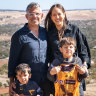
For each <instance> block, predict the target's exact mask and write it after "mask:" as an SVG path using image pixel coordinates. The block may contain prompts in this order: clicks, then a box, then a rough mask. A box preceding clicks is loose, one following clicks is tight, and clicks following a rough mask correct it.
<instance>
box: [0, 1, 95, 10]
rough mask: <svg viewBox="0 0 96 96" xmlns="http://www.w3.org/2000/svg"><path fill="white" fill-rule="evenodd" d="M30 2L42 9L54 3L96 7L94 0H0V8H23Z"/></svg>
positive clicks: (67, 7)
mask: <svg viewBox="0 0 96 96" xmlns="http://www.w3.org/2000/svg"><path fill="white" fill-rule="evenodd" d="M30 2H37V3H39V4H40V6H41V8H42V9H43V10H44V9H49V8H50V7H51V6H52V5H53V4H56V3H60V4H62V5H63V6H64V8H65V9H66V10H71V9H96V0H0V9H12V10H25V9H26V6H27V5H28V4H29V3H30Z"/></svg>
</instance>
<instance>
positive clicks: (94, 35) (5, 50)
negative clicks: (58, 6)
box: [0, 10, 96, 96]
mask: <svg viewBox="0 0 96 96" xmlns="http://www.w3.org/2000/svg"><path fill="white" fill-rule="evenodd" d="M43 13H44V17H43V19H42V22H41V25H42V26H43V23H44V19H45V16H46V13H47V11H43ZM66 13H67V17H68V20H69V21H70V22H71V23H74V24H76V25H77V26H79V28H80V29H81V30H82V32H83V33H84V34H85V35H86V37H87V39H88V43H89V45H90V48H91V54H92V60H94V61H95V62H96V49H93V47H94V46H96V10H79V11H78V10H75V11H67V12H66ZM24 15H25V12H23V11H22V12H20V11H0V83H1V82H2V84H5V83H8V81H6V80H8V78H7V74H6V73H7V71H8V70H7V67H8V57H9V48H10V39H11V36H12V34H13V33H14V32H15V31H16V30H18V29H19V28H21V27H22V26H23V25H24V23H25V22H27V20H26V18H25V16H24ZM3 65H4V66H3ZM94 65H95V64H94ZM94 65H92V69H90V70H89V75H90V76H89V78H88V81H87V83H92V84H88V85H87V91H86V93H85V94H86V96H91V95H92V96H96V95H93V94H95V92H96V88H95V87H96V86H94V87H93V85H96V65H95V66H94ZM4 73H5V74H4ZM2 74H3V75H2ZM94 82H95V83H94ZM5 85H6V84H5ZM93 89H94V90H93ZM0 90H1V89H0ZM0 96H1V95H0ZM4 96H5V95H4Z"/></svg>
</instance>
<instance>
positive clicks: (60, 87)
mask: <svg viewBox="0 0 96 96" xmlns="http://www.w3.org/2000/svg"><path fill="white" fill-rule="evenodd" d="M75 49H76V42H75V40H74V39H73V38H72V37H64V38H63V39H62V40H61V42H60V52H61V53H62V56H59V58H58V59H55V60H54V61H53V62H52V64H51V65H50V67H49V74H48V78H49V79H50V80H51V81H55V83H54V84H55V96H63V95H64V96H65V95H66V96H67V95H68V96H69V95H70V96H84V93H83V88H82V83H80V81H82V79H83V78H85V77H87V75H88V71H87V67H86V65H83V64H82V61H81V59H80V58H79V57H77V56H74V52H75ZM79 93H80V95H79Z"/></svg>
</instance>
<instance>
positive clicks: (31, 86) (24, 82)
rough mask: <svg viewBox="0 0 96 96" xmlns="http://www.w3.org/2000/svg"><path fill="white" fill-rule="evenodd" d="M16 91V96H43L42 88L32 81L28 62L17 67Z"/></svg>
mask: <svg viewBox="0 0 96 96" xmlns="http://www.w3.org/2000/svg"><path fill="white" fill-rule="evenodd" d="M16 78H17V81H16V89H15V88H13V90H14V91H15V92H16V94H14V96H43V95H42V90H41V89H40V87H39V86H38V85H37V84H36V83H35V82H34V81H30V80H29V79H30V78H31V68H30V67H29V65H28V64H25V63H22V64H20V65H18V66H17V67H16Z"/></svg>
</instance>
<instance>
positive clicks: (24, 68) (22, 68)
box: [15, 63, 31, 74]
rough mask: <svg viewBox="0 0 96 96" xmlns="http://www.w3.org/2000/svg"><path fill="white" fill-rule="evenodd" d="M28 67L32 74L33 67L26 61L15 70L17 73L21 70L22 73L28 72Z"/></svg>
mask: <svg viewBox="0 0 96 96" xmlns="http://www.w3.org/2000/svg"><path fill="white" fill-rule="evenodd" d="M26 69H27V71H28V73H29V74H30V73H31V68H30V67H29V65H28V64H26V63H21V64H19V65H18V66H17V67H16V70H15V72H16V74H17V72H21V74H22V73H25V72H26Z"/></svg>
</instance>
